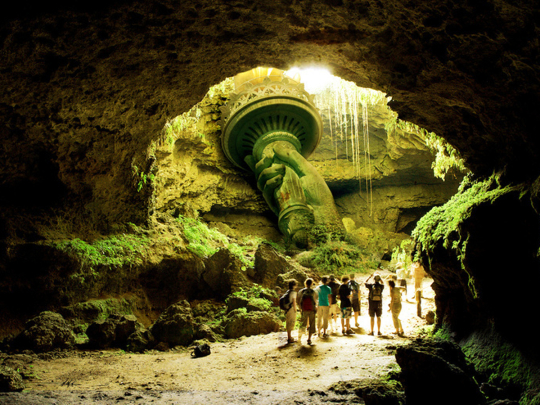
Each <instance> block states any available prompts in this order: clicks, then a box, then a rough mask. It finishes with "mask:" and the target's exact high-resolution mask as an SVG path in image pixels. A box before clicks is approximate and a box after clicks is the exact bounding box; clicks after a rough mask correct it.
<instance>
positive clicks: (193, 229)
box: [177, 215, 260, 270]
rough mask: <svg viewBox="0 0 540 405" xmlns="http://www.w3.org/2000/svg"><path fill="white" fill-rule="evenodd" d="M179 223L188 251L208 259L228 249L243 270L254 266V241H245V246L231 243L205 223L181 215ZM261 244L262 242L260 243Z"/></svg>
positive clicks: (178, 219)
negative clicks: (219, 251) (241, 265)
mask: <svg viewBox="0 0 540 405" xmlns="http://www.w3.org/2000/svg"><path fill="white" fill-rule="evenodd" d="M177 221H178V222H179V223H180V224H182V227H183V229H184V236H185V238H186V239H187V241H188V243H189V244H188V247H187V248H188V249H189V250H190V251H191V252H192V253H194V254H196V255H197V256H199V257H202V258H207V257H210V256H212V255H213V254H214V253H216V252H217V251H218V250H219V249H220V248H226V249H228V250H229V251H230V252H231V253H232V254H233V255H235V256H236V257H237V258H238V259H239V260H240V261H241V262H242V264H243V265H244V266H243V268H242V269H243V270H246V268H247V267H253V265H254V261H255V258H254V253H253V250H254V247H256V246H257V244H256V245H255V246H254V243H252V242H253V241H245V240H244V243H243V244H239V243H235V242H229V238H228V237H227V236H226V235H224V234H222V233H221V232H219V231H218V230H217V229H212V228H209V227H208V225H206V224H205V223H203V222H201V221H199V220H197V219H193V218H188V217H184V216H182V215H180V216H179V217H178V218H177ZM259 243H260V241H259Z"/></svg>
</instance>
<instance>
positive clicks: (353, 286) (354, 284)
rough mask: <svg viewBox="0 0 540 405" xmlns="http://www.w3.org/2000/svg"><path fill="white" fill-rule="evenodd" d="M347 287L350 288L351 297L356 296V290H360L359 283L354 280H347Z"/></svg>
mask: <svg viewBox="0 0 540 405" xmlns="http://www.w3.org/2000/svg"><path fill="white" fill-rule="evenodd" d="M349 287H350V288H351V291H352V295H353V298H358V292H359V291H360V284H358V283H357V282H356V280H351V281H349Z"/></svg>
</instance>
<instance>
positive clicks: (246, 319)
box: [224, 308, 281, 339]
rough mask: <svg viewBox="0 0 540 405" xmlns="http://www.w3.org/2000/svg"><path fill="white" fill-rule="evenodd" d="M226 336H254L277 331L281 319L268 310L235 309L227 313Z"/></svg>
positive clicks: (232, 337)
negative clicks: (248, 310)
mask: <svg viewBox="0 0 540 405" xmlns="http://www.w3.org/2000/svg"><path fill="white" fill-rule="evenodd" d="M224 324H225V336H227V337H228V338H231V339H235V338H239V337H240V336H252V335H260V334H266V333H270V332H277V331H278V330H279V328H280V326H281V322H280V320H279V319H278V318H277V317H276V316H275V315H272V314H270V313H268V312H260V311H255V312H249V313H248V312H247V311H246V310H245V309H242V308H240V309H235V310H234V311H232V312H231V313H229V314H228V315H227V319H226V320H225V321H224Z"/></svg>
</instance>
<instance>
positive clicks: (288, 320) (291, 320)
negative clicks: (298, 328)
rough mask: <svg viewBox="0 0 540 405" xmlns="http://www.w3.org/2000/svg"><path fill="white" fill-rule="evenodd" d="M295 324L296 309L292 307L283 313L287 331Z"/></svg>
mask: <svg viewBox="0 0 540 405" xmlns="http://www.w3.org/2000/svg"><path fill="white" fill-rule="evenodd" d="M295 324H296V311H295V310H294V307H292V308H290V309H289V310H288V311H287V314H286V315H285V327H286V329H287V332H291V331H292V330H293V329H294V325H295Z"/></svg>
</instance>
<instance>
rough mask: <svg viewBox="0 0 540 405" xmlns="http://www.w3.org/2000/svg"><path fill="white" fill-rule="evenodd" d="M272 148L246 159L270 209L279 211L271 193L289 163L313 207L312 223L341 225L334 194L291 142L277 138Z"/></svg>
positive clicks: (280, 181)
mask: <svg viewBox="0 0 540 405" xmlns="http://www.w3.org/2000/svg"><path fill="white" fill-rule="evenodd" d="M272 148H273V156H265V157H263V158H262V159H261V160H260V161H259V162H257V163H256V164H255V162H254V159H253V157H251V156H250V159H249V160H248V163H249V164H250V166H251V167H252V169H253V171H254V172H255V176H256V178H257V186H258V188H259V189H260V190H261V191H262V192H263V195H264V198H265V200H266V202H267V203H268V205H269V206H270V207H271V208H272V210H273V211H274V212H275V213H276V214H277V215H279V210H280V208H279V205H278V204H277V201H276V199H275V197H274V196H275V191H276V189H277V188H278V187H280V186H281V185H282V182H283V176H284V175H285V170H286V166H288V167H289V169H292V170H294V172H295V173H296V174H297V175H298V177H299V180H300V185H301V187H302V190H303V191H304V195H305V197H306V202H307V204H308V205H310V206H311V207H312V208H313V213H314V215H315V223H316V224H320V225H332V228H336V227H337V228H339V229H342V227H343V225H342V223H341V218H340V217H339V214H338V213H337V209H336V206H335V203H334V197H333V196H332V193H331V191H330V189H329V188H328V186H327V185H326V182H325V181H324V179H323V178H322V176H321V175H320V174H319V172H317V170H316V169H315V168H314V167H313V166H312V165H311V163H309V162H308V161H307V160H306V158H304V157H303V156H302V155H301V154H300V153H298V152H297V151H296V149H295V148H294V147H293V146H292V145H291V144H290V143H288V142H276V143H275V144H273V145H272Z"/></svg>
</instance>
